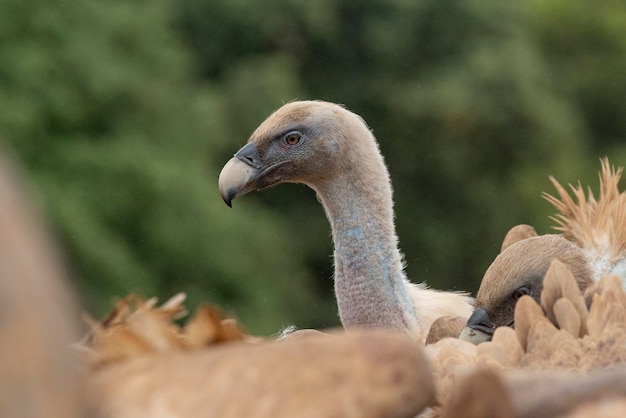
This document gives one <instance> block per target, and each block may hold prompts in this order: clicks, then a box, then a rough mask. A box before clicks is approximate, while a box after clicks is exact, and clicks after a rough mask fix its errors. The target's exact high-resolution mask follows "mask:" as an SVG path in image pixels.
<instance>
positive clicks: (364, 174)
mask: <svg viewBox="0 0 626 418" xmlns="http://www.w3.org/2000/svg"><path fill="white" fill-rule="evenodd" d="M284 182H291V183H303V184H306V185H308V186H309V187H311V188H312V189H314V190H315V192H316V194H317V197H318V199H319V201H320V202H321V203H322V205H323V207H324V209H325V211H326V215H327V217H328V219H329V221H330V224H331V228H332V235H333V243H334V249H335V250H334V264H335V274H334V279H335V293H336V298H337V304H338V307H339V316H340V319H341V322H342V324H343V325H344V327H346V328H355V327H379V328H386V329H391V330H398V331H403V332H407V333H412V334H414V335H417V336H418V338H419V339H420V340H421V341H424V340H425V338H426V334H427V333H428V331H429V328H430V325H431V323H432V322H433V321H434V320H435V319H436V318H438V317H441V316H452V317H461V318H467V317H469V315H470V313H471V311H472V302H473V301H472V299H471V298H470V297H468V296H467V295H465V294H462V293H456V292H439V291H436V290H432V289H429V288H428V287H427V286H426V285H425V284H423V283H422V284H412V283H410V282H409V281H408V280H407V278H406V277H405V273H404V265H403V258H402V254H401V253H400V250H399V249H398V239H397V236H396V231H395V226H394V222H393V217H394V213H393V199H392V187H391V183H390V179H389V173H388V171H387V167H386V165H385V163H384V160H383V157H382V155H381V153H380V150H379V147H378V143H377V142H376V139H375V138H374V135H373V134H372V132H371V131H370V129H369V128H368V126H367V124H366V123H365V121H364V120H363V119H362V118H361V117H359V116H358V115H356V114H354V113H352V112H350V111H348V110H346V109H345V108H344V107H342V106H339V105H336V104H333V103H328V102H322V101H300V102H293V103H289V104H286V105H284V106H283V107H281V108H280V109H278V110H277V111H276V112H274V113H273V114H272V115H270V116H269V117H268V118H267V119H266V120H265V121H264V122H263V123H262V124H261V125H260V126H259V127H258V128H257V129H256V131H255V132H254V133H253V134H252V136H251V137H250V139H249V140H248V143H247V144H246V145H245V146H244V147H243V148H241V149H240V150H239V151H238V152H237V153H236V154H235V156H234V157H233V158H232V159H231V160H230V161H228V162H227V163H226V165H225V166H224V168H223V169H222V172H221V173H220V177H219V190H220V193H221V195H222V198H223V199H224V201H225V202H226V203H227V204H228V205H229V206H230V204H231V202H232V200H233V199H234V198H235V197H238V196H241V195H243V194H246V193H248V192H251V191H253V190H258V189H262V188H266V187H270V186H273V185H275V184H278V183H284Z"/></svg>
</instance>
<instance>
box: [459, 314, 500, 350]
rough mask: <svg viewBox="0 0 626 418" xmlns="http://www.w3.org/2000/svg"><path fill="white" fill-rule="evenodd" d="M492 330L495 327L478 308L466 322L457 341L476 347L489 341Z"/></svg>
mask: <svg viewBox="0 0 626 418" xmlns="http://www.w3.org/2000/svg"><path fill="white" fill-rule="evenodd" d="M494 329H495V325H494V324H493V322H492V321H491V318H490V317H489V314H488V313H487V311H486V310H485V309H484V308H481V307H478V308H476V310H475V311H474V313H472V316H470V317H469V319H468V320H467V324H466V325H465V328H463V331H462V332H461V335H460V336H459V339H461V340H464V341H469V342H471V343H473V344H476V345H478V344H480V343H483V342H485V341H490V340H491V338H492V337H493V332H494Z"/></svg>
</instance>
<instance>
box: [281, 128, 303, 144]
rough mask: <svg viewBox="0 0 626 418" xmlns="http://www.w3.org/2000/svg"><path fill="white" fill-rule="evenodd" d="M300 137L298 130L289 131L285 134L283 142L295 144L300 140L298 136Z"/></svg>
mask: <svg viewBox="0 0 626 418" xmlns="http://www.w3.org/2000/svg"><path fill="white" fill-rule="evenodd" d="M301 137H302V135H301V134H300V132H295V131H294V132H289V133H288V134H287V135H285V139H284V141H285V143H286V144H287V145H297V144H298V142H300V138H301Z"/></svg>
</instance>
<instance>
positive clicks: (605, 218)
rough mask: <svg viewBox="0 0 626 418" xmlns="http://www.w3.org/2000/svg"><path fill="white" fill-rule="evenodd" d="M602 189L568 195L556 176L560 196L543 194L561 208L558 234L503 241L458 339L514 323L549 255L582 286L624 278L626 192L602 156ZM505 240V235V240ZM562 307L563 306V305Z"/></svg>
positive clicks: (537, 289)
mask: <svg viewBox="0 0 626 418" xmlns="http://www.w3.org/2000/svg"><path fill="white" fill-rule="evenodd" d="M601 165H602V169H601V172H600V193H599V197H598V198H597V199H596V198H595V197H594V195H593V193H592V192H591V191H589V192H588V193H587V195H585V192H584V190H583V188H582V186H581V185H580V184H579V185H578V186H577V187H573V186H570V188H571V189H572V191H573V194H574V196H575V198H572V197H571V196H570V195H569V194H568V193H567V191H566V190H565V188H563V187H562V186H561V185H560V184H559V183H558V182H557V181H556V180H555V179H554V178H552V177H551V181H552V183H553V184H554V186H555V187H556V189H557V193H558V196H559V197H558V198H557V197H554V196H550V195H548V194H544V196H545V197H546V198H547V200H548V201H549V202H550V203H552V204H553V205H554V206H555V208H556V209H557V210H558V211H559V214H558V215H556V216H555V217H554V218H553V219H554V220H555V221H556V222H557V226H556V229H558V230H559V231H560V232H562V235H541V236H535V237H533V236H532V234H533V232H532V231H530V230H527V231H528V233H529V234H530V237H529V238H525V239H521V240H516V239H513V240H512V241H515V242H514V243H512V244H507V245H504V244H503V248H502V252H501V253H500V254H499V255H498V256H497V257H496V259H495V260H494V262H493V263H492V264H491V266H490V267H489V268H488V269H487V271H486V272H485V275H484V277H483V280H482V282H481V286H480V289H479V290H478V293H477V295H476V309H475V311H474V313H473V314H472V316H471V317H470V319H469V320H468V322H467V327H466V328H465V329H464V330H463V332H462V334H461V338H463V339H466V340H468V341H473V342H475V343H480V342H482V341H485V340H488V339H490V338H491V336H492V335H493V330H494V329H495V328H497V327H499V326H513V324H514V322H513V308H514V306H515V303H517V300H518V299H519V298H520V297H521V296H523V295H530V296H531V297H533V298H534V299H535V300H536V301H539V295H540V294H541V291H542V288H543V277H544V275H545V272H546V270H547V268H548V266H549V265H550V262H551V261H552V260H553V259H558V260H561V261H562V262H563V263H565V264H566V265H567V267H568V269H569V270H570V271H571V272H572V273H573V275H574V277H575V279H576V284H577V286H578V288H579V289H581V290H584V289H585V288H587V287H588V286H590V285H591V284H592V283H594V282H595V281H597V280H598V279H599V278H601V277H604V276H607V275H611V274H616V275H618V276H620V277H621V280H622V285H624V283H625V282H626V257H625V256H626V193H624V192H620V191H619V188H618V184H619V179H620V176H621V172H622V170H621V169H617V170H616V169H614V168H611V166H610V164H609V162H608V160H607V159H606V158H605V159H603V160H602V164H601ZM506 242H507V240H506V239H505V243H506ZM560 309H567V308H566V307H563V306H561V307H560Z"/></svg>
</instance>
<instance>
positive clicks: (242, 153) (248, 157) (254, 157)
mask: <svg viewBox="0 0 626 418" xmlns="http://www.w3.org/2000/svg"><path fill="white" fill-rule="evenodd" d="M235 157H236V158H238V159H239V160H240V161H242V162H244V163H246V164H248V165H249V166H250V167H254V168H259V167H260V166H261V164H260V162H259V161H260V158H259V151H258V149H257V147H256V145H255V144H254V143H253V142H250V143H248V144H247V145H245V146H244V147H243V148H241V149H240V150H239V151H237V153H236V154H235Z"/></svg>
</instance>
